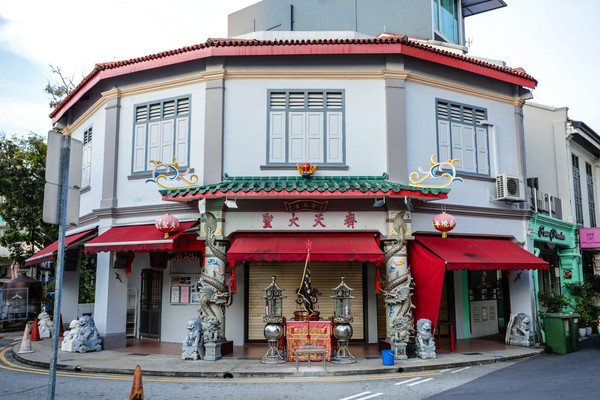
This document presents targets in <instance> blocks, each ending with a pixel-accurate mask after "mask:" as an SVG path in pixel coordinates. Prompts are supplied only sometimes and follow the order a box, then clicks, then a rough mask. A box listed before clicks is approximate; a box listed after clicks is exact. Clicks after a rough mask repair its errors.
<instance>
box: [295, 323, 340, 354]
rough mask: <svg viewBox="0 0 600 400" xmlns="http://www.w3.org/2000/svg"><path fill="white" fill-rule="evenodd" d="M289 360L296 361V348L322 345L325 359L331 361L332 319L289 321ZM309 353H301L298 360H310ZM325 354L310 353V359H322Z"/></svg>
mask: <svg viewBox="0 0 600 400" xmlns="http://www.w3.org/2000/svg"><path fill="white" fill-rule="evenodd" d="M286 326H287V328H286V335H285V336H286V340H287V350H288V361H296V351H295V349H296V348H298V347H303V346H314V347H322V348H323V349H325V360H326V361H331V322H330V321H288V322H287V324H286ZM308 357H309V354H300V355H299V356H298V361H308ZM322 360H323V356H322V355H321V354H318V353H315V354H310V361H322Z"/></svg>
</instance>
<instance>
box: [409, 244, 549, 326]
mask: <svg viewBox="0 0 600 400" xmlns="http://www.w3.org/2000/svg"><path fill="white" fill-rule="evenodd" d="M408 264H409V265H410V267H411V273H412V277H413V280H414V282H415V294H414V296H413V297H412V302H413V304H414V306H415V307H416V308H415V311H414V313H415V320H419V319H421V318H427V319H429V320H431V322H432V323H433V325H434V327H435V324H436V323H437V318H438V311H439V308H440V299H441V296H442V288H443V285H444V273H445V271H446V269H493V270H495V269H504V270H511V269H515V270H521V269H547V268H548V263H547V262H545V261H544V260H542V259H540V258H538V257H536V256H534V255H533V254H531V253H529V252H528V251H527V250H525V249H523V248H522V247H520V246H518V245H516V244H514V243H513V242H511V241H510V240H508V239H481V238H455V237H448V238H446V239H442V238H441V237H439V236H418V237H417V238H416V240H414V241H410V242H409V250H408Z"/></svg>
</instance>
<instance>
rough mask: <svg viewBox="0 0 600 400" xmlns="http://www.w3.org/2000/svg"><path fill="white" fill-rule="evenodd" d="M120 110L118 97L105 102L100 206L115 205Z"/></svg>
mask: <svg viewBox="0 0 600 400" xmlns="http://www.w3.org/2000/svg"><path fill="white" fill-rule="evenodd" d="M115 94H116V95H117V96H118V95H119V93H118V90H117V91H115ZM120 111H121V99H120V98H119V97H116V98H111V99H109V100H108V101H107V102H106V117H105V127H104V153H103V154H102V156H103V158H104V160H103V162H102V165H103V168H104V170H103V173H102V199H101V200H100V207H101V208H114V207H117V170H118V160H119V114H120Z"/></svg>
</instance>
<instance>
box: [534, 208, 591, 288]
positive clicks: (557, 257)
mask: <svg viewBox="0 0 600 400" xmlns="http://www.w3.org/2000/svg"><path fill="white" fill-rule="evenodd" d="M529 226H530V235H529V237H530V240H531V241H532V243H531V244H532V246H531V248H532V249H534V254H535V255H536V256H538V257H540V258H542V259H543V260H545V261H547V262H548V269H547V270H537V271H534V274H535V279H534V282H535V289H536V297H537V293H538V292H539V291H546V292H554V293H557V294H558V293H561V290H562V288H563V287H564V284H565V283H570V282H579V281H581V280H582V279H583V272H582V266H581V255H580V253H579V250H578V246H577V229H578V225H577V224H572V223H569V222H565V221H562V220H560V219H556V218H551V217H548V216H545V215H542V214H539V213H535V214H534V215H533V217H532V218H531V220H530V221H529Z"/></svg>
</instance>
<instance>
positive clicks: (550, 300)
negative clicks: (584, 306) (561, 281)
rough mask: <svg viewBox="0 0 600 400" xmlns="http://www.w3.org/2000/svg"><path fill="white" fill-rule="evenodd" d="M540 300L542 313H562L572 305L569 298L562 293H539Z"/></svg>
mask: <svg viewBox="0 0 600 400" xmlns="http://www.w3.org/2000/svg"><path fill="white" fill-rule="evenodd" d="M538 299H539V301H540V306H542V308H543V309H542V310H541V311H542V312H545V313H560V312H562V311H563V309H565V308H567V307H569V306H570V305H571V303H570V302H569V299H568V298H567V296H565V295H564V294H562V293H558V294H557V293H554V292H539V293H538Z"/></svg>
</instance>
